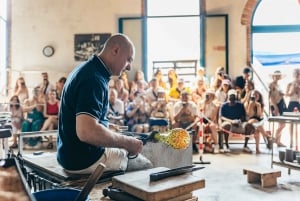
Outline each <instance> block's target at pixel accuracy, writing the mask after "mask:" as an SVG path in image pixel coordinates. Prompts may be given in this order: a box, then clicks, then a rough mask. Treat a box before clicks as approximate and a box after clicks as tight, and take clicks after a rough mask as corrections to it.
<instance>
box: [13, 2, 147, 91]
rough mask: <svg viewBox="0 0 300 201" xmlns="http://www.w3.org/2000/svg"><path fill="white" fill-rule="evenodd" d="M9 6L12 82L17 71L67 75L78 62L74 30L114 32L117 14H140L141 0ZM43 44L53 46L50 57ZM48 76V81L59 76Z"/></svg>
mask: <svg viewBox="0 0 300 201" xmlns="http://www.w3.org/2000/svg"><path fill="white" fill-rule="evenodd" d="M11 7H12V10H11V22H12V24H11V47H10V64H9V66H10V67H11V69H12V71H13V72H14V73H13V74H12V75H13V77H12V80H11V83H12V85H13V86H14V83H15V80H16V77H15V76H17V75H18V73H16V72H19V71H28V70H29V71H31V72H30V73H31V74H35V73H32V71H38V72H40V71H50V73H51V72H55V71H57V72H59V76H60V75H64V74H65V75H67V74H68V73H69V72H70V71H71V70H72V69H73V68H74V67H75V66H76V65H77V64H78V62H76V61H75V60H74V34H84V33H116V32H117V31H118V19H119V17H128V16H140V12H141V0H126V1H124V0H21V1H20V0H12V1H11ZM46 45H52V46H54V48H55V54H54V55H53V56H52V57H45V56H43V54H42V49H43V47H44V46H46ZM38 74H39V73H38ZM14 75H15V76H14ZM49 77H50V81H52V82H56V81H57V80H58V79H59V77H58V76H57V75H53V76H52V75H51V74H50V76H49ZM39 81H40V80H38V82H39Z"/></svg>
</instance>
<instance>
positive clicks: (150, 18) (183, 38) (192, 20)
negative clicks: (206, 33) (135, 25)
mask: <svg viewBox="0 0 300 201" xmlns="http://www.w3.org/2000/svg"><path fill="white" fill-rule="evenodd" d="M199 2H200V1H199V0H185V1H182V0H148V1H147V16H146V17H147V22H146V26H147V28H146V30H147V34H146V35H147V39H146V41H147V42H146V43H147V44H146V47H147V50H146V51H147V67H148V68H147V72H146V74H147V75H148V78H151V77H152V75H153V70H154V68H155V67H154V64H155V63H157V62H164V61H174V60H196V61H197V62H199V61H200V38H201V37H200V5H199ZM198 65H199V64H198ZM195 67H196V66H195ZM192 72H196V71H192ZM178 74H179V72H178ZM191 76H193V78H194V77H195V74H193V73H192V74H191ZM164 79H165V80H166V77H165V78H164Z"/></svg>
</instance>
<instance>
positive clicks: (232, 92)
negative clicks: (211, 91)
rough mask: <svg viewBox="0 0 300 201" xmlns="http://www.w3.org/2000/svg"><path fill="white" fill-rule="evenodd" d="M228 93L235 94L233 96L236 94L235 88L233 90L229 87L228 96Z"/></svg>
mask: <svg viewBox="0 0 300 201" xmlns="http://www.w3.org/2000/svg"><path fill="white" fill-rule="evenodd" d="M230 95H235V96H237V92H236V90H235V89H230V90H229V91H228V96H230Z"/></svg>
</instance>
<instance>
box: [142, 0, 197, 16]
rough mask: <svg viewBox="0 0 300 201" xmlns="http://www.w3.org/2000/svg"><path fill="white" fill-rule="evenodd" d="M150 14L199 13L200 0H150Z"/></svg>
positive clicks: (148, 3)
mask: <svg viewBox="0 0 300 201" xmlns="http://www.w3.org/2000/svg"><path fill="white" fill-rule="evenodd" d="M147 10H148V16H170V15H199V13H200V11H199V0H148V1H147Z"/></svg>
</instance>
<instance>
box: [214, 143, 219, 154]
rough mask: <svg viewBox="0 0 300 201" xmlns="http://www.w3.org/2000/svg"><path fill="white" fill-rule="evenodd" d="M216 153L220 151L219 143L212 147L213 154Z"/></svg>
mask: <svg viewBox="0 0 300 201" xmlns="http://www.w3.org/2000/svg"><path fill="white" fill-rule="evenodd" d="M218 153H220V150H219V145H215V147H214V154H218Z"/></svg>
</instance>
